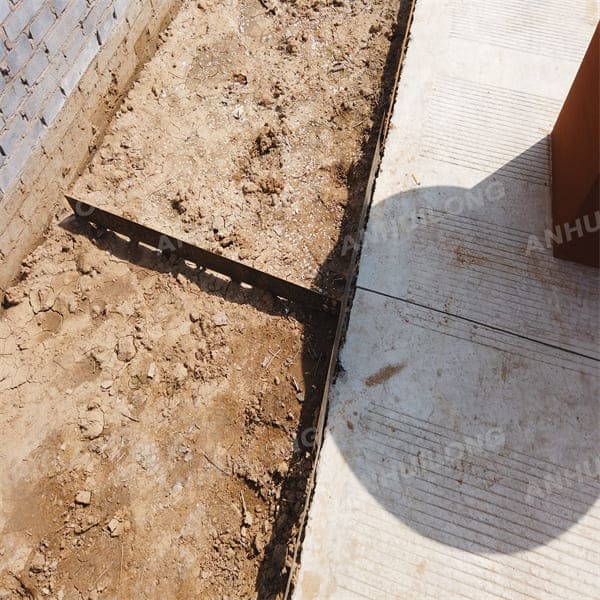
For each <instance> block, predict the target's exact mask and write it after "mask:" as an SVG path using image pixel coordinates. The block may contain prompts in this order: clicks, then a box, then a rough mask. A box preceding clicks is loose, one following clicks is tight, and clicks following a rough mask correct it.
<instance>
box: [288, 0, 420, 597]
mask: <svg viewBox="0 0 600 600" xmlns="http://www.w3.org/2000/svg"><path fill="white" fill-rule="evenodd" d="M416 3H417V0H409V6H408V16H407V20H406V29H405V31H404V38H403V40H402V46H401V49H400V56H399V57H398V62H397V64H396V71H395V74H394V85H393V88H392V92H391V97H390V99H389V104H388V107H387V111H386V114H385V117H384V119H383V122H382V123H381V126H380V128H379V132H378V136H377V141H376V146H375V152H374V153H373V162H372V164H371V169H370V172H369V179H368V182H367V188H366V192H365V196H364V199H363V205H362V207H361V213H360V216H359V221H358V227H357V232H358V235H357V237H358V239H357V240H356V243H355V244H354V247H353V251H352V258H351V260H350V266H349V269H348V278H347V280H346V289H345V291H344V295H343V297H342V300H341V302H340V308H339V313H338V323H337V329H336V333H335V338H334V341H333V348H332V351H331V356H330V360H329V367H328V371H327V377H326V381H325V387H324V392H323V399H322V402H321V407H320V411H319V415H318V419H317V422H316V427H315V434H314V446H313V453H314V454H315V461H314V465H313V468H312V471H311V474H310V477H309V480H308V484H307V488H306V500H305V503H304V508H303V510H302V515H301V517H300V523H299V531H298V534H297V538H296V543H295V547H294V553H293V561H292V566H291V568H290V572H289V575H288V580H287V585H286V589H285V592H284V595H283V600H291V596H292V592H293V589H294V583H295V577H296V571H297V569H298V567H299V559H300V554H301V547H302V543H303V538H304V532H305V529H306V524H307V521H308V513H309V510H310V505H311V502H312V496H313V493H314V489H315V485H316V474H317V468H318V464H319V458H320V454H321V446H322V444H323V436H324V433H325V424H326V421H327V409H328V405H329V392H330V390H331V386H332V384H333V382H334V377H335V373H336V368H337V359H338V353H339V350H340V346H341V345H342V340H343V338H344V335H345V333H346V326H347V324H348V318H349V316H350V308H351V305H352V301H353V299H354V290H355V280H356V275H357V272H358V262H359V259H360V253H361V250H362V236H363V233H364V229H365V227H366V222H367V216H368V213H369V209H370V207H371V202H372V200H373V191H374V188H375V180H376V178H377V174H378V173H379V166H380V164H381V159H382V156H383V148H384V144H385V140H386V138H387V134H388V130H389V126H390V122H391V119H392V113H393V110H394V105H395V101H396V94H397V92H398V83H399V81H400V74H401V71H402V65H403V64H404V57H405V55H406V48H407V47H408V40H409V35H410V28H411V24H412V21H413V18H414V14H415V5H416Z"/></svg>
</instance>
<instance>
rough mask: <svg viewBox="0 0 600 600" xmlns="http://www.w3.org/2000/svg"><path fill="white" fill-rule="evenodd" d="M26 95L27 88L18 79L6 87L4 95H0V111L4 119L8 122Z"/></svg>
mask: <svg viewBox="0 0 600 600" xmlns="http://www.w3.org/2000/svg"><path fill="white" fill-rule="evenodd" d="M26 94H27V88H26V87H25V86H24V85H23V83H22V82H21V80H20V79H15V80H14V81H13V82H12V83H10V84H9V85H8V86H6V89H5V90H4V93H3V94H2V95H0V111H2V114H3V115H4V118H5V119H7V120H8V119H9V118H10V117H12V115H14V114H15V112H16V110H17V108H19V105H20V104H21V102H22V101H23V98H25V96H26Z"/></svg>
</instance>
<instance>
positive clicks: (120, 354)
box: [117, 335, 136, 362]
mask: <svg viewBox="0 0 600 600" xmlns="http://www.w3.org/2000/svg"><path fill="white" fill-rule="evenodd" d="M135 353H136V348H135V344H134V342H133V336H131V335H128V336H126V337H124V338H121V339H120V340H119V342H118V343H117V358H118V359H119V360H121V361H123V362H128V361H130V360H131V359H132V358H133V357H134V356H135Z"/></svg>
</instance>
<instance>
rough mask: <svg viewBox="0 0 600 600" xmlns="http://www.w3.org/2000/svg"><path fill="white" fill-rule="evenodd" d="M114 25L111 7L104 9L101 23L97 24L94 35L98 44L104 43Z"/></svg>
mask: <svg viewBox="0 0 600 600" xmlns="http://www.w3.org/2000/svg"><path fill="white" fill-rule="evenodd" d="M114 25H115V16H114V13H113V10H112V7H111V8H110V9H109V10H108V11H106V13H105V14H104V18H103V19H102V21H101V23H100V24H99V25H98V30H97V31H96V37H97V38H98V43H99V44H100V45H102V44H105V43H106V40H108V36H109V35H110V32H111V31H112V29H113V27H114Z"/></svg>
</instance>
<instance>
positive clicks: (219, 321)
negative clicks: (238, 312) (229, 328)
mask: <svg viewBox="0 0 600 600" xmlns="http://www.w3.org/2000/svg"><path fill="white" fill-rule="evenodd" d="M213 323H214V324H215V325H216V326H217V327H223V326H224V325H227V324H228V323H229V320H228V319H227V315H226V314H225V313H224V312H218V313H217V314H216V315H214V316H213Z"/></svg>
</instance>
